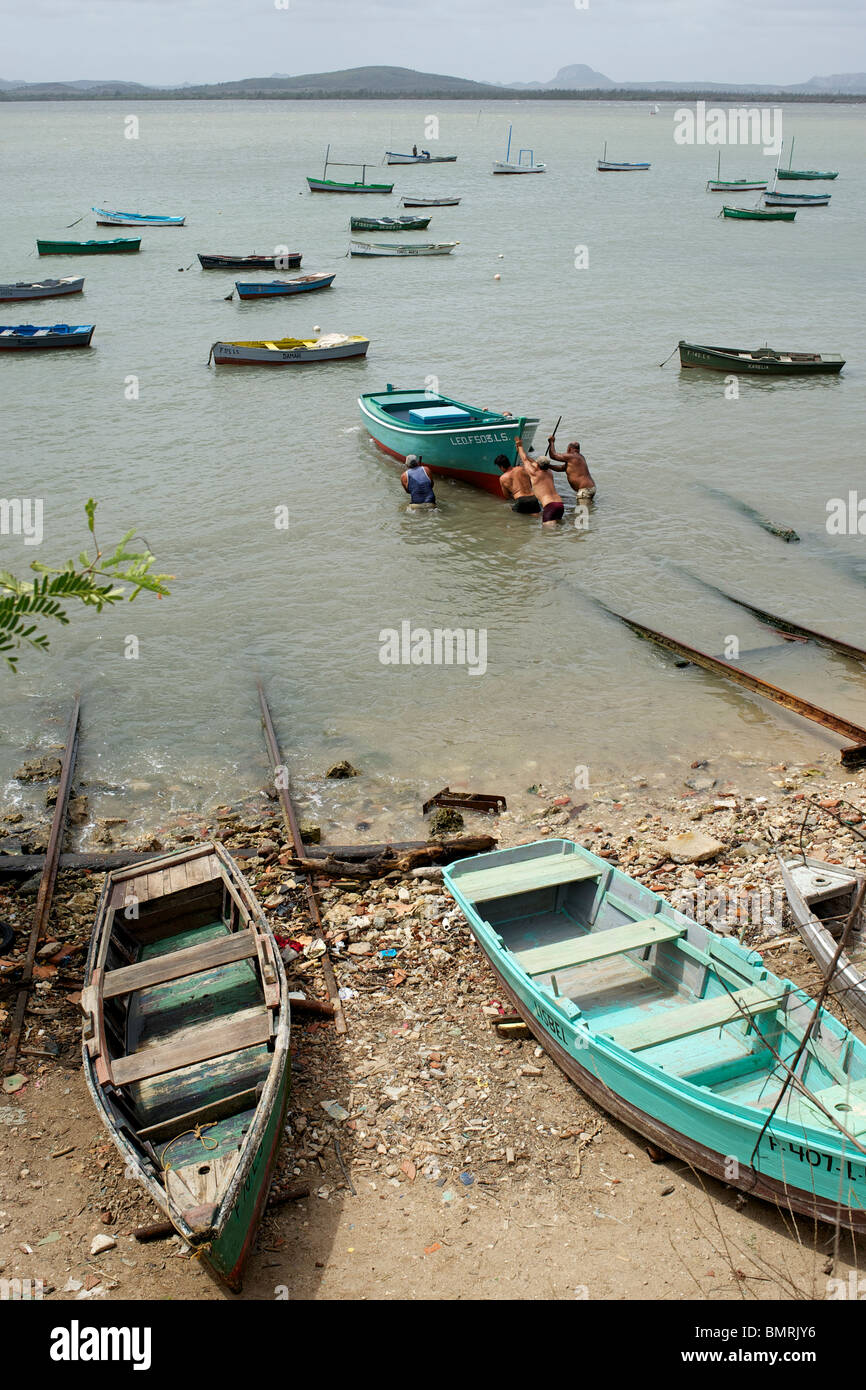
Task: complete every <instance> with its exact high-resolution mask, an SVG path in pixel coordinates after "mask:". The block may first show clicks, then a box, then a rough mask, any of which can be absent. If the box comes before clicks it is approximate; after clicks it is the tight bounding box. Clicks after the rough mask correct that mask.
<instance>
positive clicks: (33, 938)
mask: <svg viewBox="0 0 866 1390" xmlns="http://www.w3.org/2000/svg"><path fill="white" fill-rule="evenodd" d="M80 711H81V696H80V695H78V694H76V696H75V703H74V705H73V709H72V717H71V719H70V721H69V729H68V731H67V734H66V749H65V751H64V754H63V763H62V766H61V769H60V782H59V783H58V787H57V801H56V803H55V806H54V816H53V818H52V821H51V833H50V835H49V837H48V846H47V849H46V851H45V864H44V866H43V869H42V877H41V879H40V880H39V891H38V893H37V894H36V906H35V908H34V913H33V926H32V927H31V929H30V939H29V941H28V943H27V955H26V956H25V958H24V973H23V975H22V978H21V981H20V983H19V987H18V997H17V999H16V1000H15V1008H14V1012H13V1014H12V1025H11V1027H10V1029H9V1040H8V1042H7V1045H6V1053H5V1056H4V1058H3V1072H4V1075H6V1076H9V1075H11V1073H12V1072H14V1070H15V1066H16V1062H17V1059H18V1049H19V1047H20V1045H21V1037H22V1034H23V1032H24V1020H25V1017H26V1014H27V1000H28V999H29V997H30V990H31V987H32V985H33V967H34V965H35V964H36V952H37V950H38V947H39V940H40V937H41V936H42V934H43V932H44V931H45V928H46V927H47V926H48V919H49V918H50V916H51V904H52V901H53V898H54V885H55V883H56V881H57V868H58V865H59V863H60V849H61V846H62V843H63V832H64V829H65V827H66V807H67V803H68V801H69V792H70V790H71V788H72V776H73V773H74V771H75V759H76V756H77V753H78V722H79V714H80Z"/></svg>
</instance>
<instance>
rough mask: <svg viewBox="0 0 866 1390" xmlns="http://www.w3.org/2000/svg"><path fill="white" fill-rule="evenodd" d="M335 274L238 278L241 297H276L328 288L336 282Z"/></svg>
mask: <svg viewBox="0 0 866 1390" xmlns="http://www.w3.org/2000/svg"><path fill="white" fill-rule="evenodd" d="M335 276H336V272H334V274H333V275H331V274H327V273H325V272H324V271H322V272H321V273H320V274H318V275H299V276H298V277H297V279H295V280H258V281H256V280H236V281H235V289H236V290H237V292H238V298H239V299H275V298H279V297H281V296H283V295H287V294H304V293H306V292H308V291H310V290H326V289H327V288H328V286H329V285H332V284H333V283H334V279H335Z"/></svg>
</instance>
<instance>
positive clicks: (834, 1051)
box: [443, 839, 866, 1232]
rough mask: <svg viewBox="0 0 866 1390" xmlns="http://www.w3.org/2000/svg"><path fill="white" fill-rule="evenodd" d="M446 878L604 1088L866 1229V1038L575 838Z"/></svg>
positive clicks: (769, 1196)
mask: <svg viewBox="0 0 866 1390" xmlns="http://www.w3.org/2000/svg"><path fill="white" fill-rule="evenodd" d="M443 878H444V881H445V885H446V887H447V889H448V891H449V893H450V894H451V895H452V897H453V898H454V899H455V901H456V902H457V904H458V906H459V907H460V908H461V909H462V911H463V913H464V915H465V916H466V918H467V921H468V923H469V927H470V930H471V931H472V934H473V936H474V937H475V940H476V942H477V943H478V945H479V946H480V948H481V950H482V951H483V952H484V954H485V956H486V957H487V960H488V962H489V964H490V965H491V967H492V969H493V971H494V973H495V975H496V978H497V981H498V984H499V986H500V988H501V989H502V990H503V991H504V993H505V995H506V996H507V997H508V999H509V1000H510V1001H511V1002H512V1003H513V1005H514V1007H515V1008H516V1010H517V1012H518V1013H519V1014H520V1016H521V1018H523V1020H524V1021H525V1023H526V1024H527V1026H528V1027H529V1028H530V1030H531V1031H532V1032H533V1033H534V1035H535V1037H536V1038H537V1040H538V1042H539V1043H541V1045H542V1047H544V1049H545V1050H546V1051H547V1052H548V1053H549V1054H550V1056H551V1057H552V1058H553V1059H554V1061H556V1063H557V1064H558V1065H559V1066H560V1067H561V1068H562V1070H563V1071H564V1072H565V1073H566V1075H567V1076H568V1077H569V1078H570V1079H571V1080H572V1081H573V1082H575V1084H576V1085H577V1086H578V1087H579V1088H580V1089H581V1090H582V1091H583V1092H584V1093H585V1094H586V1095H587V1096H589V1097H590V1099H592V1100H593V1101H594V1102H595V1103H596V1104H598V1105H600V1106H601V1107H602V1109H604V1110H607V1111H608V1112H609V1113H610V1114H612V1115H613V1116H615V1117H616V1118H617V1119H618V1120H620V1121H621V1122H623V1123H625V1124H627V1125H629V1126H630V1127H631V1128H632V1129H633V1130H635V1131H636V1132H637V1133H638V1134H640V1135H642V1136H643V1138H644V1139H647V1140H649V1141H650V1143H651V1144H653V1145H654V1146H655V1147H656V1148H658V1149H660V1150H661V1151H662V1152H663V1153H665V1154H670V1155H673V1156H674V1157H676V1158H678V1159H681V1160H683V1161H684V1162H686V1163H688V1164H689V1165H690V1166H692V1167H694V1168H696V1169H698V1170H699V1171H701V1172H704V1173H708V1174H709V1175H710V1176H711V1177H713V1178H716V1179H717V1180H719V1181H720V1182H724V1183H728V1184H731V1185H733V1186H735V1187H739V1188H741V1189H742V1190H743V1191H745V1192H748V1193H749V1194H750V1195H754V1196H757V1197H761V1198H762V1199H764V1200H766V1201H769V1202H773V1203H775V1204H777V1205H778V1206H779V1207H780V1208H781V1209H782V1210H783V1211H787V1212H789V1213H798V1214H801V1215H803V1216H806V1217H808V1218H810V1219H816V1218H817V1219H818V1220H821V1221H826V1222H829V1223H831V1224H835V1223H836V1222H838V1223H839V1224H840V1225H841V1226H843V1227H846V1228H848V1229H851V1230H853V1231H857V1232H862V1231H866V1207H864V1204H863V1193H864V1190H866V1163H864V1149H863V1147H862V1141H863V1136H864V1132H866V1046H864V1044H863V1043H862V1042H860V1040H859V1039H858V1038H856V1037H855V1036H854V1034H853V1033H851V1032H850V1030H849V1029H847V1028H845V1027H844V1025H843V1024H841V1023H840V1022H839V1021H838V1019H836V1018H834V1017H833V1015H832V1014H830V1013H829V1012H828V1011H827V1010H826V1009H823V1008H820V1009H819V1008H818V1007H817V1006H816V1005H815V1004H814V1002H813V1000H811V999H810V998H809V997H808V995H806V994H805V993H804V991H803V990H800V989H798V988H797V987H796V986H795V985H794V984H792V982H791V981H790V980H784V979H779V978H778V977H777V976H775V975H773V974H772V973H771V971H770V970H769V969H768V968H767V966H766V965H765V963H764V961H763V960H762V958H761V956H760V955H759V954H758V952H757V951H752V950H749V949H748V948H747V947H745V946H742V945H741V944H740V943H739V942H738V941H736V940H734V939H732V938H730V937H723V936H719V935H717V934H716V933H714V932H712V931H710V930H709V928H708V927H705V926H701V925H700V924H699V923H697V922H695V921H694V920H692V919H691V918H689V917H688V916H686V914H684V913H682V912H680V911H678V910H677V909H676V908H674V907H673V906H671V904H670V903H668V902H666V901H665V899H663V898H662V897H661V896H660V895H659V894H657V893H655V892H653V890H652V889H651V888H648V887H646V886H645V885H644V884H641V883H639V882H637V881H636V880H635V879H633V878H630V877H629V876H628V875H627V874H625V873H623V871H622V870H621V869H618V868H616V867H615V866H613V865H611V864H610V863H608V862H607V860H605V859H601V858H599V857H598V856H596V855H594V854H592V853H590V852H589V851H588V850H586V849H583V848H582V847H581V846H580V845H577V844H575V843H573V842H572V841H570V840H562V839H561V840H544V841H540V842H536V843H534V844H528V845H520V846H518V847H517V848H514V849H505V850H496V851H494V852H492V853H489V854H482V855H476V856H475V857H473V858H471V859H462V860H460V861H458V862H457V863H455V864H451V865H449V866H448V867H447V868H445V869H444V870H443ZM732 1160H733V1162H732Z"/></svg>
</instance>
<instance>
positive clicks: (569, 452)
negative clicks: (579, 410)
mask: <svg viewBox="0 0 866 1390" xmlns="http://www.w3.org/2000/svg"><path fill="white" fill-rule="evenodd" d="M559 419H560V420H561V419H562V416H560V417H559ZM558 427H559V420H557V422H556V427H555V428H554V431H553V434H552V435H550V437H549V438H548V441H547V452H548V453H549V455H550V457H551V459H555V460H556V463H549V462H544V463H542V465H541V467H542V468H546V469H550V470H551V472H553V473H564V474H565V476H566V478H567V479H568V483H569V486H570V487H571V488H573V490H574V491H575V492H576V493H577V496H578V499H579V501H581V502H590V501H592V499H593V497H594V496H595V483H594V482H593V480H592V474H591V473H590V471H589V468H588V466H587V462H586V459H585V458H584V457H583V454H582V453H581V452H580V445H579V444H569V446H568V448H567V449H566V451H565V453H564V454H558V453H557V452H556V450H555V449H554V447H553V446H554V444H555V442H556V429H557V428H558Z"/></svg>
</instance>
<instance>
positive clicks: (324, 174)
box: [322, 145, 331, 183]
mask: <svg viewBox="0 0 866 1390" xmlns="http://www.w3.org/2000/svg"><path fill="white" fill-rule="evenodd" d="M330 153H331V146H330V145H328V148H327V149H326V150H325V167H324V169H323V170H322V182H323V183H324V181H325V180H326V179H327V177H328V155H329V154H330Z"/></svg>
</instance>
